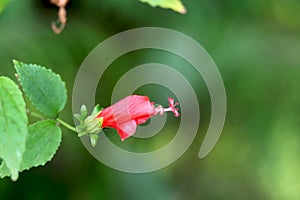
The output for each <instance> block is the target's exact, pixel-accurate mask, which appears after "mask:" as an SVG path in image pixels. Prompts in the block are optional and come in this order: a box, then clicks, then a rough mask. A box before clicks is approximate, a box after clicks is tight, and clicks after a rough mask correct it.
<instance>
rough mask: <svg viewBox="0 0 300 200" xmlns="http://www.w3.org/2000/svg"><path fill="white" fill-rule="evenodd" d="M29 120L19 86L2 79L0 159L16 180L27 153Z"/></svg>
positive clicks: (5, 78)
mask: <svg viewBox="0 0 300 200" xmlns="http://www.w3.org/2000/svg"><path fill="white" fill-rule="evenodd" d="M27 125H28V119H27V114H26V108H25V102H24V99H23V96H22V93H21V91H20V90H19V88H18V86H17V85H16V84H15V83H14V82H13V81H12V80H10V79H9V78H7V77H0V157H1V158H2V159H3V163H5V164H6V166H7V168H8V171H9V172H10V174H11V175H12V176H11V178H12V179H13V180H16V179H17V178H18V173H19V169H20V165H21V161H22V156H23V153H24V151H25V142H26V137H27Z"/></svg>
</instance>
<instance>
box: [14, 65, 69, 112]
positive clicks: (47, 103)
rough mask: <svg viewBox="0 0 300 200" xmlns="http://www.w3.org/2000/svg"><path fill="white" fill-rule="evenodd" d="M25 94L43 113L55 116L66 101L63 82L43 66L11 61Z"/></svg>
mask: <svg viewBox="0 0 300 200" xmlns="http://www.w3.org/2000/svg"><path fill="white" fill-rule="evenodd" d="M13 62H14V65H15V68H16V71H17V73H18V77H19V80H20V82H21V85H22V87H23V90H24V92H25V94H26V96H27V97H28V98H29V99H30V101H31V102H32V104H33V105H34V106H35V107H36V108H37V109H38V110H39V111H40V112H41V113H43V114H44V115H46V116H48V117H55V116H57V114H58V113H59V112H60V111H62V109H63V108H64V106H65V104H66V101H67V91H66V87H65V83H64V82H63V81H62V80H61V78H60V76H59V75H57V74H55V73H53V72H52V71H51V70H49V69H46V68H44V67H41V66H38V65H33V64H25V63H22V62H19V61H15V60H14V61H13Z"/></svg>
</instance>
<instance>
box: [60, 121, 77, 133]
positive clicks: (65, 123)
mask: <svg viewBox="0 0 300 200" xmlns="http://www.w3.org/2000/svg"><path fill="white" fill-rule="evenodd" d="M56 121H58V122H59V123H60V124H61V125H63V126H64V127H66V128H67V129H69V130H71V131H73V132H75V133H77V130H76V128H75V127H74V126H71V125H70V124H68V123H67V122H65V121H63V120H62V119H60V118H56Z"/></svg>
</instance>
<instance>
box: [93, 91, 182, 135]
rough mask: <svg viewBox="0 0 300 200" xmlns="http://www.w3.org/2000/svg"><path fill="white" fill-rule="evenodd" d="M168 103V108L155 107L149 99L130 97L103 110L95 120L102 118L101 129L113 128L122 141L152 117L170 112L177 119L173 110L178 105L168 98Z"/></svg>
mask: <svg viewBox="0 0 300 200" xmlns="http://www.w3.org/2000/svg"><path fill="white" fill-rule="evenodd" d="M168 101H169V107H168V108H163V107H162V106H156V107H155V106H154V103H153V102H150V100H149V97H147V96H139V95H131V96H128V97H126V98H124V99H122V100H120V101H119V102H117V103H115V104H113V105H112V106H109V107H107V108H105V109H104V110H102V111H101V112H100V113H99V114H98V115H97V116H96V118H97V119H98V118H102V120H103V123H102V125H101V128H106V127H111V128H115V129H116V130H117V131H118V133H119V135H120V137H121V139H122V141H124V140H125V139H126V138H128V137H130V136H131V135H133V134H134V133H135V131H136V127H137V125H139V124H142V123H144V122H146V121H147V120H148V119H149V118H150V117H152V116H155V115H157V114H160V115H163V114H164V113H165V112H168V111H171V112H173V113H174V115H175V116H176V117H178V116H179V113H178V108H175V106H176V105H177V104H178V103H174V99H172V98H170V97H169V98H168Z"/></svg>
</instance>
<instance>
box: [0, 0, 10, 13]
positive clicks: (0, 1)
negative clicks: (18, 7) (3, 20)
mask: <svg viewBox="0 0 300 200" xmlns="http://www.w3.org/2000/svg"><path fill="white" fill-rule="evenodd" d="M9 2H10V0H0V13H1V12H2V11H3V10H4V8H5V7H6V6H7V4H8V3H9Z"/></svg>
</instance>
